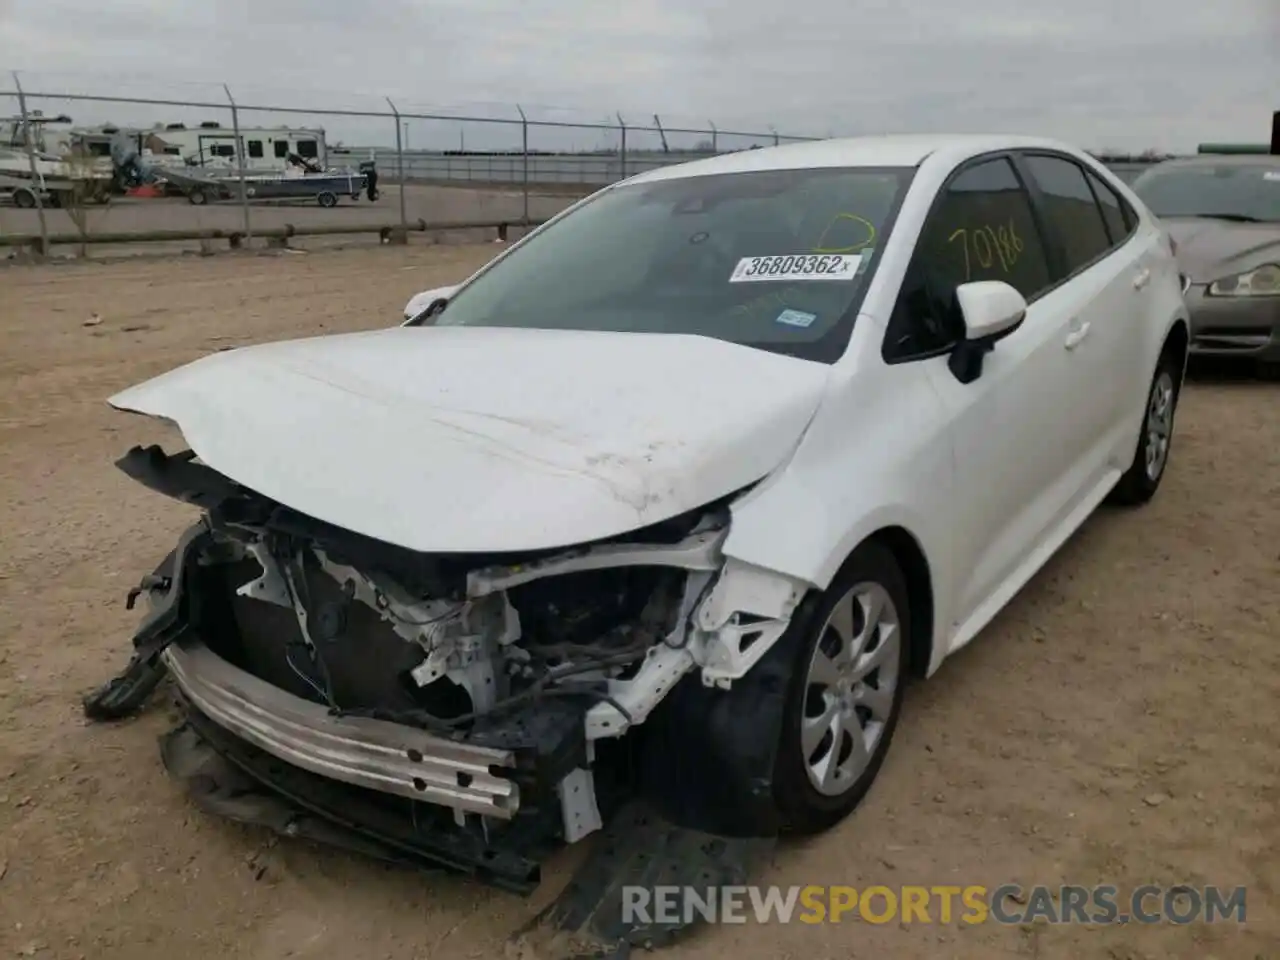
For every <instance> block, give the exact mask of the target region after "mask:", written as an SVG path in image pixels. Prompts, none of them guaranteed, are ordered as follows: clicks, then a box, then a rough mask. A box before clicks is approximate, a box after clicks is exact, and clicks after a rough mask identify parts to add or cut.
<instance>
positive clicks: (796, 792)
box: [774, 542, 911, 834]
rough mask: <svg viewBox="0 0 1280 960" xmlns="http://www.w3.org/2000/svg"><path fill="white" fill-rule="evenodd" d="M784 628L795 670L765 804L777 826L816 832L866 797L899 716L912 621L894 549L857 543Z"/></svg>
mask: <svg viewBox="0 0 1280 960" xmlns="http://www.w3.org/2000/svg"><path fill="white" fill-rule="evenodd" d="M792 629H796V630H798V631H799V633H800V636H798V637H796V638H794V640H792V641H791V642H792V644H793V646H794V649H795V660H794V667H793V669H794V672H793V674H792V676H791V681H790V686H789V691H788V699H787V706H786V709H785V712H784V714H783V724H782V730H781V731H780V740H779V744H778V754H777V760H776V764H775V769H774V800H775V803H776V805H777V807H778V812H779V813H780V815H781V821H782V823H783V824H784V826H785V828H786V829H788V830H789V831H790V832H793V833H802V834H803V833H817V832H819V831H822V830H825V829H827V828H829V827H831V826H833V825H835V824H836V823H838V822H839V821H840V820H842V819H843V818H844V817H846V816H848V815H849V814H850V813H851V812H852V811H853V809H854V808H855V807H856V806H857V805H858V803H859V802H860V801H861V800H862V798H863V796H865V795H866V793H867V790H868V789H870V787H871V784H872V782H873V781H874V780H875V778H876V775H877V774H878V773H879V772H880V766H881V764H883V763H884V758H885V755H886V754H887V753H888V751H889V743H890V740H891V739H892V738H893V732H894V729H895V727H896V726H897V723H898V716H899V713H900V712H901V708H902V694H903V689H904V682H905V680H906V672H907V671H906V668H907V651H908V650H909V649H910V644H909V640H910V636H911V622H910V611H909V608H908V597H907V587H906V579H905V578H904V576H903V574H902V570H901V569H900V567H899V566H898V563H897V561H896V560H895V559H894V556H893V554H892V553H891V552H890V551H889V550H888V549H886V548H885V547H883V546H882V545H880V544H878V543H874V542H870V543H865V544H863V545H862V546H861V547H859V548H858V549H857V550H856V551H854V553H853V554H852V556H850V557H849V559H848V560H847V561H846V562H845V565H844V566H843V567H842V568H841V570H840V572H839V573H838V574H837V575H836V577H835V579H834V580H833V581H832V583H831V586H830V587H829V588H828V589H827V591H826V593H825V594H824V595H823V597H822V599H821V601H820V602H819V603H818V605H817V606H816V607H814V608H813V611H812V615H811V616H810V617H807V618H805V620H804V621H803V622H801V623H798V624H795V623H793V625H792ZM788 640H789V638H787V637H783V638H782V639H781V640H780V641H779V642H780V643H787V642H788Z"/></svg>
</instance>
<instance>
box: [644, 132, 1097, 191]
mask: <svg viewBox="0 0 1280 960" xmlns="http://www.w3.org/2000/svg"><path fill="white" fill-rule="evenodd" d="M1030 148H1040V149H1047V150H1067V151H1070V152H1078V148H1076V147H1072V146H1070V145H1068V144H1065V143H1061V142H1059V141H1056V140H1049V139H1045V138H1042V137H1022V136H1013V135H1009V134H976V133H967V134H941V133H938V134H895V135H889V136H875V137H846V138H841V139H833V140H812V141H808V142H805V143H789V144H784V145H782V146H777V147H762V148H760V149H757V150H738V151H736V152H734V153H725V154H720V155H719V156H715V157H708V158H706V159H704V160H693V161H690V162H688V163H678V164H672V165H670V166H665V167H660V168H658V169H656V170H650V171H647V172H645V173H641V174H638V175H637V176H634V177H631V178H629V179H627V180H625V181H623V183H648V182H652V181H657V180H679V179H684V178H686V177H702V176H712V175H714V174H721V173H745V172H748V171H763V170H798V169H806V168H813V167H918V166H919V165H920V164H921V163H923V162H924V161H925V160H926V159H928V158H929V157H930V156H932V155H933V154H936V153H944V152H945V153H947V154H949V155H950V156H951V158H952V159H955V160H959V159H961V158H963V157H964V156H966V155H975V154H979V153H987V152H990V151H994V150H1017V149H1030Z"/></svg>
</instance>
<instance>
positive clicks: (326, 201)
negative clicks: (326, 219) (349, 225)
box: [316, 190, 338, 208]
mask: <svg viewBox="0 0 1280 960" xmlns="http://www.w3.org/2000/svg"><path fill="white" fill-rule="evenodd" d="M316 202H317V203H318V204H320V206H322V207H326V208H328V207H336V206H337V205H338V195H337V194H336V193H330V192H329V191H328V190H326V191H325V192H324V193H322V194H320V195H319V196H318V197H316Z"/></svg>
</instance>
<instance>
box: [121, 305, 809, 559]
mask: <svg viewBox="0 0 1280 960" xmlns="http://www.w3.org/2000/svg"><path fill="white" fill-rule="evenodd" d="M829 370H830V368H829V367H827V366H826V365H824V364H819V363H811V362H808V361H804V360H797V359H794V358H791V357H785V356H781V355H778V354H773V353H768V352H766V351H763V350H756V349H753V348H750V347H743V346H738V345H735V344H731V343H727V342H724V341H720V340H713V339H709V338H705V337H695V336H684V335H676V334H632V333H600V332H586V331H552V330H520V329H501V328H464V327H420V328H414V327H402V328H395V329H391V330H380V331H374V332H370V333H357V334H343V335H336V336H325V337H317V338H314V339H308V340H296V341H288V342H282V343H270V344H262V345H258V346H251V347H244V348H242V349H239V350H234V351H230V352H225V353H217V354H213V355H210V356H207V357H204V358H202V359H200V360H197V361H195V362H194V363H190V364H188V365H187V366H184V367H180V368H178V369H177V370H173V371H171V372H169V373H166V374H163V375H162V376H159V377H157V378H155V379H153V380H149V381H147V382H146V383H143V384H140V385H138V386H135V387H132V388H130V389H128V390H125V391H124V392H122V393H119V394H117V395H116V396H114V397H112V398H111V399H110V400H109V401H108V402H109V403H110V404H111V405H112V406H113V407H116V408H118V409H121V410H128V411H133V412H136V413H141V414H147V415H150V416H154V417H160V418H163V419H166V420H169V421H172V422H174V423H175V424H176V425H177V426H178V428H179V429H180V430H181V431H182V433H183V435H184V436H185V438H186V441H187V443H188V444H189V445H190V447H191V449H192V450H193V451H194V452H195V454H196V455H197V456H198V457H199V458H200V459H201V460H202V461H203V462H204V463H206V464H208V465H209V466H210V467H212V468H213V469H215V470H217V471H218V472H219V473H222V474H224V475H226V476H227V477H229V478H230V479H232V480H234V481H236V482H237V483H240V484H242V485H244V486H246V487H249V488H250V489H252V490H255V491H257V492H258V493H260V494H263V495H264V496H267V497H270V498H272V499H273V500H277V501H279V502H280V503H283V504H285V505H287V506H289V507H291V508H293V509H295V510H297V511H300V512H302V513H305V514H308V515H310V516H312V517H314V518H316V519H319V520H324V521H327V522H329V523H332V524H335V525H337V526H340V527H345V528H346V529H348V530H352V531H354V532H356V533H361V534H364V535H366V536H369V537H374V538H376V539H379V540H383V541H386V542H388V543H393V544H396V545H399V546H402V547H406V548H409V549H411V550H420V551H424V552H426V551H433V552H490V551H493V552H501V551H509V550H511V551H514V550H537V549H543V548H550V547H560V546H566V545H571V544H578V543H584V542H587V541H591V540H597V539H602V538H604V537H609V536H616V535H618V534H622V533H626V532H628V531H631V530H634V529H638V528H640V527H643V526H647V525H649V524H651V523H657V522H659V521H661V520H665V519H667V518H670V517H673V516H676V515H678V514H681V513H684V512H686V511H688V510H692V509H695V508H697V507H700V506H702V505H704V504H706V503H709V502H710V501H712V500H715V499H717V498H719V497H722V496H725V495H727V494H730V493H732V492H734V491H735V490H738V489H740V488H742V487H744V486H746V485H748V484H751V483H753V482H755V481H756V480H759V479H760V478H761V477H763V476H764V475H766V474H767V473H769V472H770V471H771V470H772V469H774V468H775V467H776V466H778V465H779V464H780V463H782V462H783V461H784V460H785V459H786V458H787V457H788V456H789V455H790V453H791V451H792V450H793V449H794V448H795V445H796V444H797V442H798V441H799V439H800V436H801V434H802V433H803V432H804V430H805V428H806V427H807V426H808V423H809V421H810V420H811V418H812V416H813V414H814V412H815V410H816V409H817V406H818V404H819V402H820V400H821V397H822V395H823V391H824V388H825V385H826V382H827V377H828V374H829Z"/></svg>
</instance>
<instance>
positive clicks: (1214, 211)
mask: <svg viewBox="0 0 1280 960" xmlns="http://www.w3.org/2000/svg"><path fill="white" fill-rule="evenodd" d="M1133 191H1134V192H1135V193H1136V194H1137V195H1138V196H1139V197H1141V198H1142V200H1143V202H1145V203H1146V204H1147V206H1149V207H1150V208H1151V210H1152V211H1153V212H1154V213H1155V215H1156V216H1158V217H1226V218H1229V219H1240V220H1260V221H1264V222H1271V223H1277V222H1280V157H1277V158H1276V161H1275V163H1274V164H1271V165H1267V164H1238V163H1237V164H1231V163H1216V164H1215V163H1203V164H1200V163H1197V164H1178V165H1177V166H1173V167H1169V168H1167V169H1164V170H1161V169H1160V168H1159V167H1157V168H1156V169H1154V170H1149V171H1147V172H1146V173H1144V174H1143V175H1142V176H1141V177H1139V178H1138V179H1137V180H1135V181H1134V182H1133Z"/></svg>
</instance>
